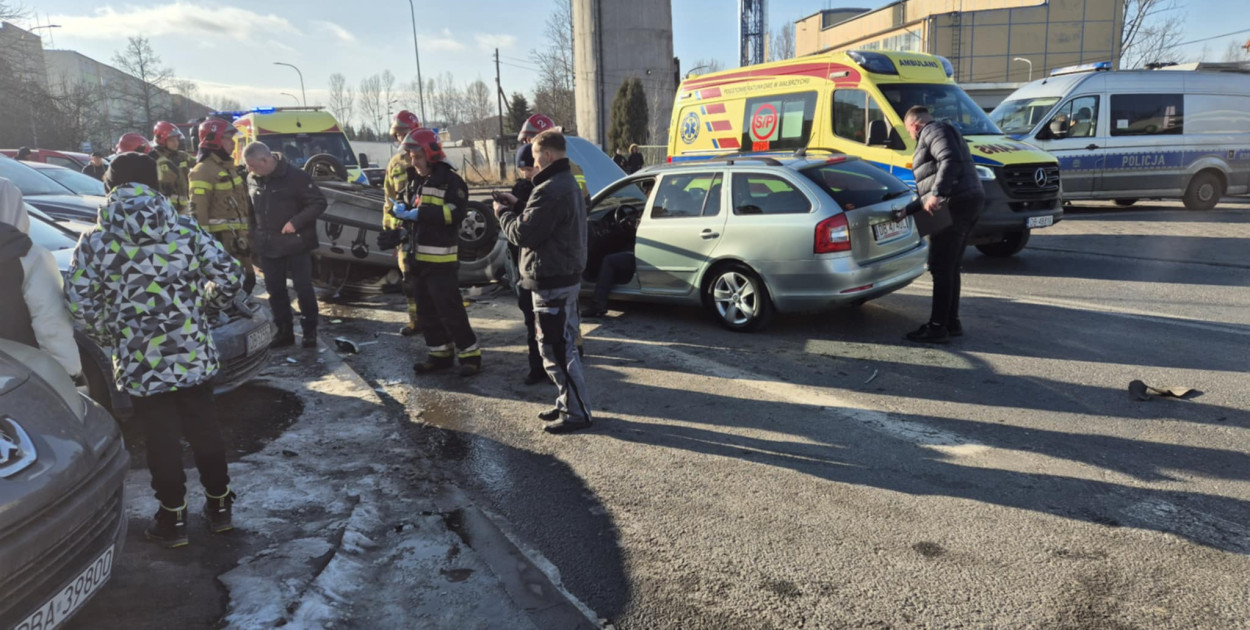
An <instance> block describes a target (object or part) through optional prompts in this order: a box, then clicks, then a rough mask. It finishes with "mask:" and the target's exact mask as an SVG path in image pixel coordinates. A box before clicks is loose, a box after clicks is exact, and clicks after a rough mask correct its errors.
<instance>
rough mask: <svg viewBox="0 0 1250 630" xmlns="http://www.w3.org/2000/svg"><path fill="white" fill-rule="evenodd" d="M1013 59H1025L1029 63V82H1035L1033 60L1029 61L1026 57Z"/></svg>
mask: <svg viewBox="0 0 1250 630" xmlns="http://www.w3.org/2000/svg"><path fill="white" fill-rule="evenodd" d="M1012 61H1023V62H1024V63H1027V64H1029V83H1032V82H1033V62H1032V61H1029V60H1028V59H1025V58H1024V57H1016V58H1014V59H1012Z"/></svg>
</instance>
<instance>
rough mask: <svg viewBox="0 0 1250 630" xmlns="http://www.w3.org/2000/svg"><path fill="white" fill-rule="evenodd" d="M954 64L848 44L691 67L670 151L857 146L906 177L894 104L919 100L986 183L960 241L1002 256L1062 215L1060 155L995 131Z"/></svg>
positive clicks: (684, 156) (677, 154)
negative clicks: (745, 62)
mask: <svg viewBox="0 0 1250 630" xmlns="http://www.w3.org/2000/svg"><path fill="white" fill-rule="evenodd" d="M953 75H954V68H953V67H952V66H951V63H950V61H949V60H947V59H945V58H942V57H938V56H934V55H926V54H920V53H904V52H885V51H850V52H830V53H820V54H816V55H810V56H807V57H799V58H795V59H787V60H784V61H777V62H773V63H767V64H762V65H758V66H750V67H745V68H738V69H735V70H727V71H723V72H715V73H711V74H706V75H702V76H698V77H694V78H690V79H687V80H686V81H684V82H682V84H681V87H680V88H679V89H678V93H677V98H676V102H675V104H674V106H673V120H672V127H671V129H670V133H669V146H668V154H669V161H672V162H680V161H683V160H698V159H707V158H709V157H714V156H723V155H726V154H732V153H738V152H752V153H763V154H768V153H783V152H784V153H793V152H794V151H796V150H798V149H807V150H809V151H811V150H814V149H825V150H832V151H836V152H839V153H846V154H849V155H856V156H859V157H860V158H862V159H864V160H866V161H868V162H871V163H872V164H875V165H876V166H878V167H880V168H881V169H884V170H886V171H888V172H890V173H892V174H894V175H895V176H896V177H898V178H899V179H902V180H903V181H905V182H907V183H908V184H911V185H912V186H913V187H914V185H915V177H913V176H912V172H911V166H912V163H911V160H912V153H913V152H914V151H915V147H916V143H915V141H914V140H912V138H911V136H910V135H909V134H908V133H907V129H906V127H904V126H903V115H904V114H906V113H907V110H908V109H910V108H911V107H913V106H915V105H923V106H925V107H928V108H929V110H930V111H931V112H932V113H933V115H934V117H935V118H938V119H940V120H946V121H949V122H950V123H951V124H953V125H954V126H955V127H956V128H957V129H959V131H960V133H962V134H963V136H964V138H965V139H966V140H967V141H968V146H969V148H970V149H971V152H972V158H973V160H974V161H975V162H976V164H977V174H978V175H980V177H981V183H982V184H983V185H984V187H985V193H986V195H985V196H986V201H985V207H984V209H983V211H982V214H981V219H980V221H979V222H978V223H977V227H976V231H975V232H974V233H973V235H972V239H971V241H970V242H971V243H972V244H974V245H976V246H977V248H978V249H980V250H981V251H982V252H984V253H985V254H987V255H991V256H1011V255H1012V254H1015V253H1016V252H1018V251H1020V250H1021V249H1022V248H1023V247H1024V246H1025V244H1026V243H1027V242H1028V238H1029V232H1030V230H1032V229H1035V228H1044V227H1048V226H1050V225H1053V224H1054V223H1055V222H1056V221H1058V220H1059V219H1060V218H1061V217H1062V216H1063V207H1062V204H1061V203H1060V197H1061V194H1062V188H1061V184H1060V181H1059V165H1058V162H1057V161H1056V160H1055V158H1054V156H1052V155H1050V154H1049V153H1046V152H1045V151H1042V150H1040V149H1038V148H1036V147H1033V146H1031V145H1028V144H1026V143H1023V142H1019V141H1016V140H1013V139H1010V138H1007V137H1005V136H1004V135H1003V134H1002V132H1001V131H999V129H998V128H997V127H995V126H994V123H993V122H991V121H990V119H989V118H988V117H986V115H985V112H984V111H983V110H982V109H981V108H980V107H978V106H977V105H976V103H974V102H973V101H972V99H971V98H969V96H968V95H967V94H966V93H965V92H964V91H963V90H962V89H960V88H959V86H958V85H956V84H955V81H954V79H953V78H952V76H953Z"/></svg>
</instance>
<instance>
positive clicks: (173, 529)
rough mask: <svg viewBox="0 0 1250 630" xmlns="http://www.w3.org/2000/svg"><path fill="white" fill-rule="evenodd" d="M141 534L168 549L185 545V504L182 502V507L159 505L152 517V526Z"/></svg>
mask: <svg viewBox="0 0 1250 630" xmlns="http://www.w3.org/2000/svg"><path fill="white" fill-rule="evenodd" d="M143 535H144V537H145V538H147V539H148V540H151V541H153V542H157V543H160V544H161V545H162V546H164V547H166V548H169V549H174V548H176V547H186V546H187V504H186V503H183V504H182V507H180V508H175V509H170V508H167V507H165V506H164V505H161V506H160V507H159V508H157V509H156V516H155V517H154V518H153V519H152V526H151V527H149V528H148V529H147V530H146V531H144V532H143Z"/></svg>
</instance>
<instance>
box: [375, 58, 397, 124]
mask: <svg viewBox="0 0 1250 630" xmlns="http://www.w3.org/2000/svg"><path fill="white" fill-rule="evenodd" d="M378 87H379V92H380V94H381V96H382V113H383V114H385V115H386V117H385V118H384V119H383V122H382V126H380V127H378V133H381V134H384V135H385V134H386V133H387V130H389V129H390V128H391V117H392V116H394V114H395V112H397V111H399V109H398V108H397V107H395V106H396V105H398V104H399V99H398V98H397V94H396V93H395V75H394V74H391V71H390V70H383V71H382V74H381V75H379V76H378Z"/></svg>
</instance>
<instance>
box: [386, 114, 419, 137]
mask: <svg viewBox="0 0 1250 630" xmlns="http://www.w3.org/2000/svg"><path fill="white" fill-rule="evenodd" d="M419 127H421V121H419V120H417V115H416V114H414V113H412V112H410V111H408V110H406V109H405V110H401V111H400V112H399V113H398V114H395V122H393V123H391V137H392V138H395V139H397V140H399V141H400V142H403V141H404V138H407V137H408V134H410V133H412V130H413V129H417V128H419Z"/></svg>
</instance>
